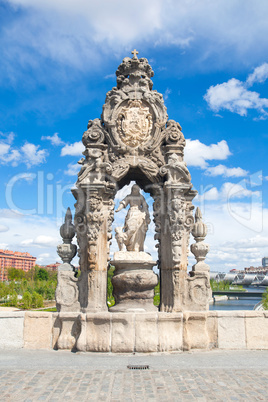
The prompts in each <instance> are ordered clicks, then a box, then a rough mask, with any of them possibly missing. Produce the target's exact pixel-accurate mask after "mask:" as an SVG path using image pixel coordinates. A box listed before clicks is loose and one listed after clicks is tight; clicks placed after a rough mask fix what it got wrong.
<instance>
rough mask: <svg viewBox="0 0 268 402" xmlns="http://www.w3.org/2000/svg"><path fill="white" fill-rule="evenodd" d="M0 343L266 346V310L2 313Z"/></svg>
mask: <svg viewBox="0 0 268 402" xmlns="http://www.w3.org/2000/svg"><path fill="white" fill-rule="evenodd" d="M0 348H2V349H11V348H13V349H14V348H28V349H67V350H68V349H69V350H81V351H91V352H93V351H96V352H113V353H132V352H141V353H149V352H171V351H182V350H186V351H187V350H192V349H205V350H208V349H213V348H219V349H268V311H264V312H263V311H211V312H185V313H162V312H156V313H140V314H138V313H135V314H134V313H133V314H132V313H105V314H103V313H102V314H100V313H87V314H74V313H48V312H32V311H28V312H12V313H11V312H0Z"/></svg>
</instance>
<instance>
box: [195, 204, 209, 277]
mask: <svg viewBox="0 0 268 402" xmlns="http://www.w3.org/2000/svg"><path fill="white" fill-rule="evenodd" d="M192 235H193V237H194V239H195V241H196V243H194V244H192V245H191V252H192V253H193V254H194V256H195V259H196V264H195V265H193V271H196V272H197V271H198V272H209V265H208V264H206V263H205V262H204V260H205V258H206V255H207V253H208V252H209V245H208V244H206V243H204V241H203V240H204V239H205V237H206V235H207V225H206V224H205V223H204V222H203V221H202V214H201V211H200V208H198V207H197V208H196V212H195V223H194V224H193V227H192Z"/></svg>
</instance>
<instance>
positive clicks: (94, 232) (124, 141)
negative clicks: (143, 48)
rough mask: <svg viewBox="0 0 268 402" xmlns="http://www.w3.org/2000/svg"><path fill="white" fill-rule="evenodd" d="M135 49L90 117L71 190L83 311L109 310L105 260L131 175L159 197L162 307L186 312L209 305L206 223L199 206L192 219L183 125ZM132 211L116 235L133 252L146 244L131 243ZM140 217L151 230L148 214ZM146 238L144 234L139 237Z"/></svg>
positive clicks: (157, 228) (157, 220) (156, 202)
mask: <svg viewBox="0 0 268 402" xmlns="http://www.w3.org/2000/svg"><path fill="white" fill-rule="evenodd" d="M137 54H138V52H137V51H136V50H134V51H133V57H132V58H130V57H126V58H124V59H123V61H122V63H121V64H120V65H119V67H118V69H117V71H116V76H117V85H116V86H115V87H113V88H112V89H111V90H110V91H109V92H108V93H107V95H106V99H105V103H104V105H103V110H102V115H101V118H100V119H94V120H90V121H89V122H88V126H87V130H86V131H85V132H84V134H83V138H82V141H83V144H84V146H85V150H84V152H83V155H84V157H83V158H82V159H81V160H80V161H79V163H80V164H81V170H80V172H79V174H78V179H77V183H76V189H74V190H73V194H74V196H75V198H76V204H75V207H76V213H75V217H74V226H75V232H76V235H77V242H78V247H79V250H78V255H79V258H80V267H81V271H82V272H81V276H80V277H79V281H78V286H79V303H80V306H81V311H82V312H88V311H93V312H97V311H104V310H105V309H106V310H107V304H106V294H107V262H108V261H109V248H110V241H111V238H112V222H113V219H114V198H115V194H116V191H117V190H119V189H120V188H122V187H123V186H124V185H125V184H129V183H130V181H132V180H134V181H135V182H136V184H137V185H138V186H139V187H140V188H141V189H143V190H145V191H146V192H148V193H150V195H151V196H152V198H153V200H154V203H153V219H154V223H155V239H156V240H157V243H158V244H157V247H158V267H159V270H160V276H161V282H160V283H161V306H160V310H161V311H166V312H172V311H182V310H187V309H189V306H190V307H191V308H193V309H197V310H201V309H207V305H208V304H207V300H208V296H207V295H208V288H209V280H208V269H209V268H208V266H207V265H206V264H205V263H204V256H205V252H207V251H208V248H207V246H206V244H205V243H204V242H203V240H204V236H205V231H206V230H205V226H204V224H202V223H201V217H200V213H199V212H197V215H196V220H195V221H194V218H193V209H194V206H193V205H192V200H193V198H194V197H195V195H196V193H197V192H196V191H194V190H192V183H191V175H190V173H189V171H188V168H187V166H186V163H185V162H184V147H185V145H186V142H185V138H184V135H183V133H182V131H181V126H180V124H179V123H177V122H176V121H174V120H168V115H167V112H166V107H165V105H164V100H163V96H162V94H160V93H158V92H157V91H156V90H153V82H152V80H151V78H152V77H153V75H154V73H153V70H152V68H151V66H150V65H149V63H148V60H147V59H145V58H138V57H137ZM132 212H133V213H132V214H131V216H129V217H128V220H127V222H125V228H124V229H122V230H121V232H118V231H117V238H118V240H119V243H120V247H121V245H122V244H123V245H125V246H126V248H127V252H128V251H130V252H132V251H131V249H134V252H136V251H137V252H142V248H143V247H142V246H140V245H139V246H137V245H136V247H135V246H134V247H132V245H130V241H129V238H130V235H131V233H132V229H133V227H132V222H134V220H135V219H136V218H135V216H136V217H137V218H138V214H136V215H135V214H134V207H133V211H132ZM139 215H141V214H139ZM130 218H131V219H132V220H131V219H130ZM145 218H146V217H145ZM141 222H142V225H143V226H142V228H145V229H146V228H147V225H148V223H149V219H145V220H144V222H143V221H142V220H141ZM130 224H131V225H130ZM130 226H131V227H130ZM134 226H135V225H134ZM192 230H193V232H192V233H193V235H194V237H195V239H196V245H194V246H193V247H192V250H193V252H194V254H195V255H196V259H197V264H196V265H195V266H194V267H193V270H192V274H191V275H192V276H191V278H189V277H188V275H187V264H188V250H189V239H190V233H191V231H192ZM145 232H146V230H145ZM128 233H129V235H128ZM143 235H144V233H143ZM143 235H142V236H143ZM142 236H141V237H142ZM144 236H145V235H144ZM143 241H144V240H143V237H142V241H140V242H136V243H137V244H142V243H143ZM134 243H135V242H134ZM136 243H135V244H136ZM136 249H137V250H136ZM148 251H150V250H148ZM130 268H131V267H130ZM139 280H140V281H141V280H142V278H140V279H139ZM123 282H124V281H123ZM124 283H125V282H124ZM200 284H201V285H202V286H203V288H204V289H207V290H206V291H205V292H203V293H202V294H204V295H205V296H204V297H203V299H202V298H201V296H200V297H199V296H198V294H199V293H198V290H197V288H198V287H200V286H201V285H200ZM126 285H127V284H126ZM124 286H125V285H124ZM135 286H136V282H135ZM152 286H153V282H152ZM133 289H134V288H133ZM152 289H153V288H152ZM152 289H150V292H151V291H152ZM133 291H134V290H133ZM193 295H195V296H193ZM196 295H197V296H196ZM129 297H130V296H129ZM131 297H132V296H131ZM151 297H153V296H152V295H151V293H150V298H151ZM198 297H199V301H198ZM196 300H197V301H196Z"/></svg>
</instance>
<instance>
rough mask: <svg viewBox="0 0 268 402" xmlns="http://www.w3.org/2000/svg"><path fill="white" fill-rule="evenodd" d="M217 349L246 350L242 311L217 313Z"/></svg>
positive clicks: (243, 314)
mask: <svg viewBox="0 0 268 402" xmlns="http://www.w3.org/2000/svg"><path fill="white" fill-rule="evenodd" d="M218 347H219V348H220V349H245V348H246V337H245V313H244V311H218Z"/></svg>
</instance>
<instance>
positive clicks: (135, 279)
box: [110, 251, 158, 312]
mask: <svg viewBox="0 0 268 402" xmlns="http://www.w3.org/2000/svg"><path fill="white" fill-rule="evenodd" d="M111 264H112V265H114V266H115V274H114V277H113V278H112V284H113V287H114V298H115V303H116V304H115V306H113V307H111V308H110V311H113V312H146V311H156V310H157V307H155V306H154V304H153V298H154V288H155V286H156V285H157V283H158V277H157V275H156V274H155V273H154V272H153V271H152V268H153V266H154V265H156V262H155V261H153V259H152V257H151V256H150V254H148V253H145V252H143V251H140V252H134V251H118V252H116V253H115V254H114V260H113V261H112V262H111Z"/></svg>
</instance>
